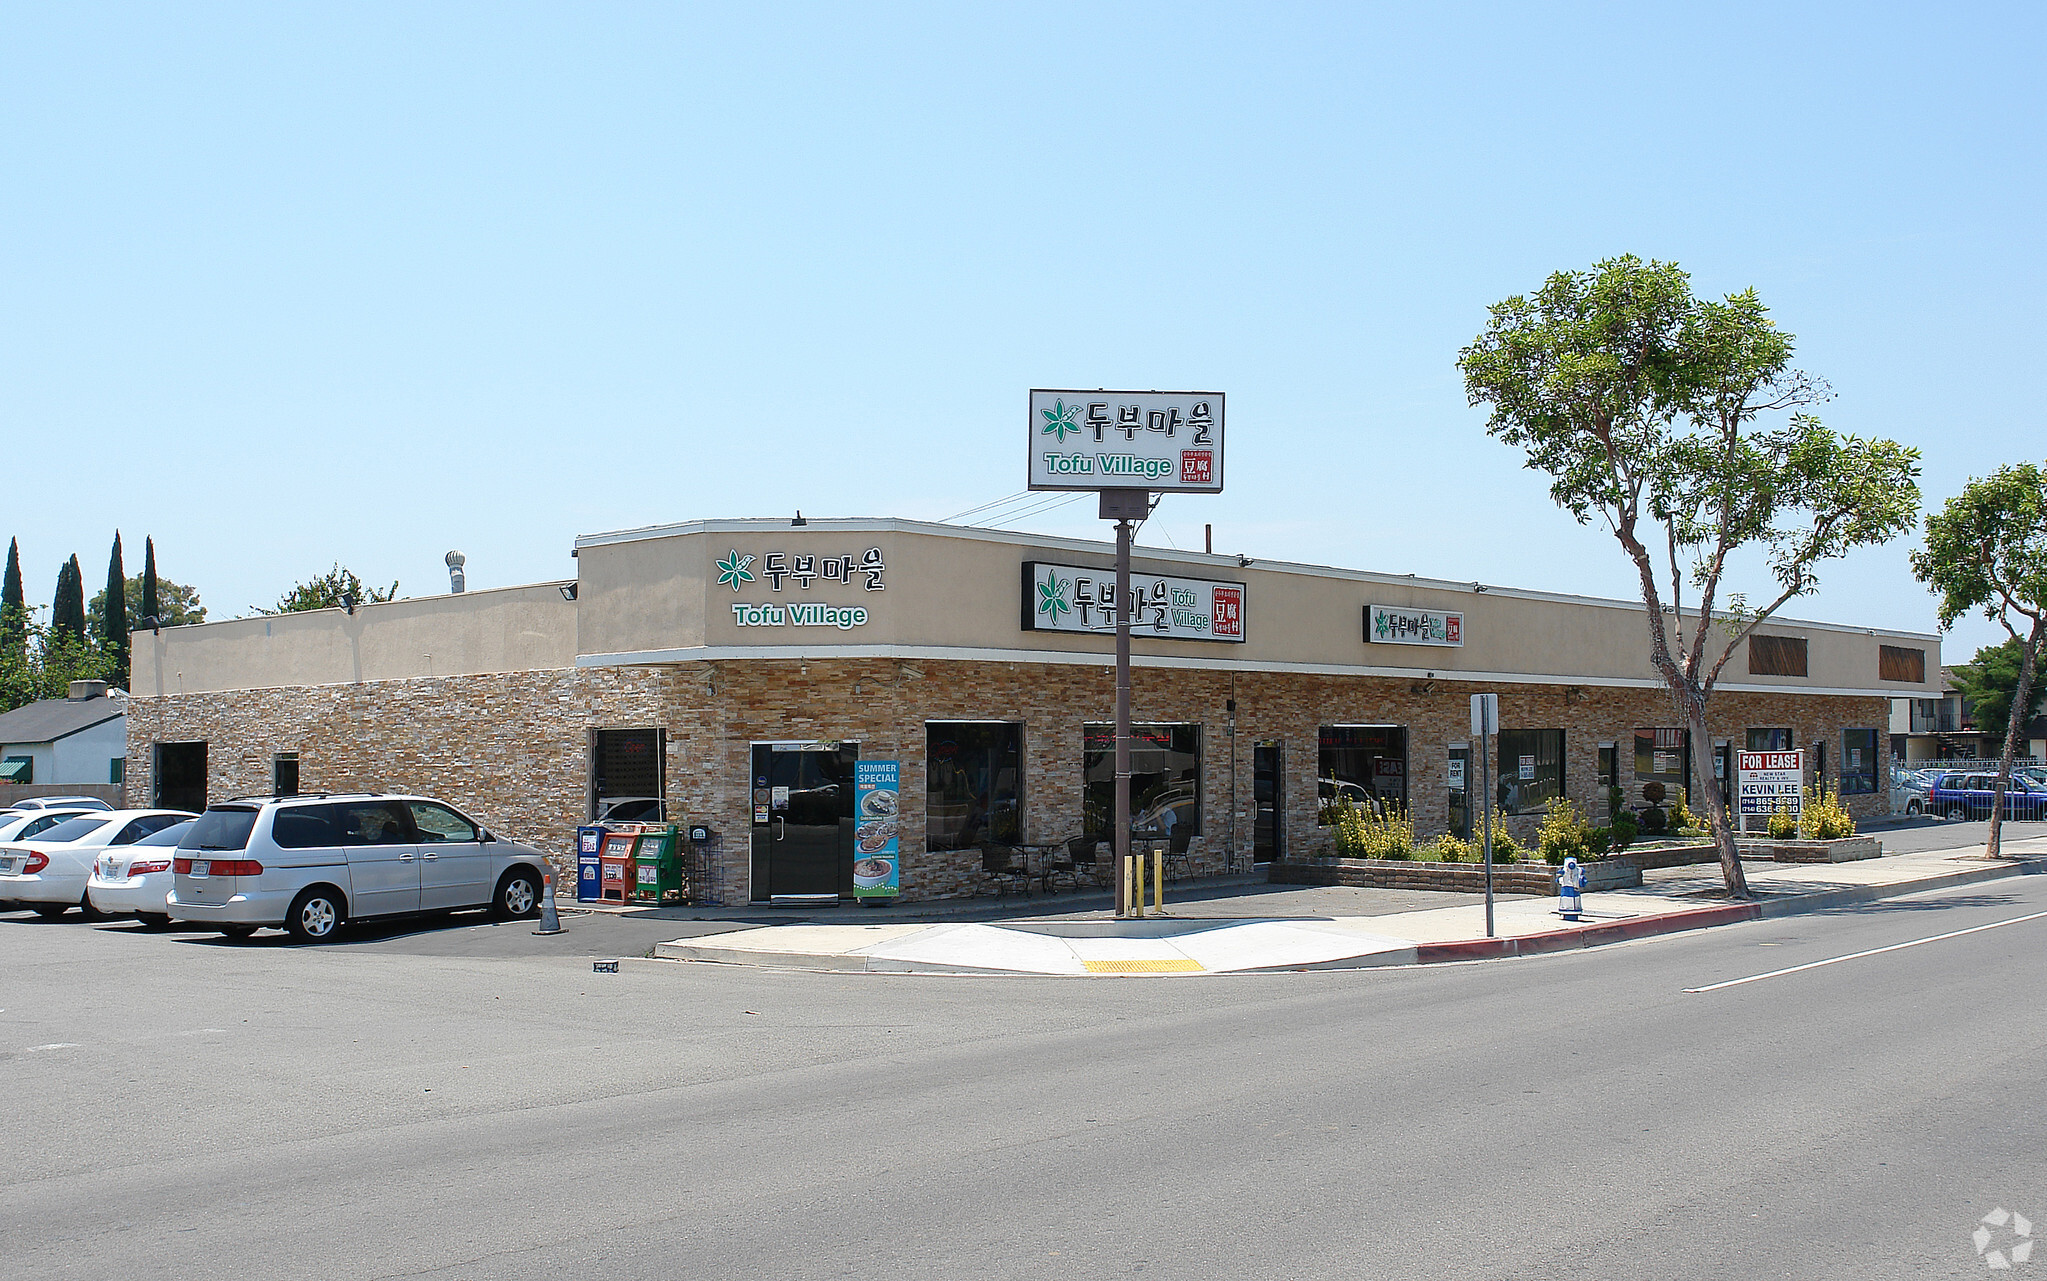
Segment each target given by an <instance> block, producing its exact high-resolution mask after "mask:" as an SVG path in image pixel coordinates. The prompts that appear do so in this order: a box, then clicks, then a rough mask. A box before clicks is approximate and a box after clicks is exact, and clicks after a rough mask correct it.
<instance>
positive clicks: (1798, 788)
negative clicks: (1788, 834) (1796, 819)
mask: <svg viewBox="0 0 2047 1281" xmlns="http://www.w3.org/2000/svg"><path fill="white" fill-rule="evenodd" d="M1734 787H1735V795H1736V796H1737V797H1738V798H1739V805H1738V807H1737V811H1736V812H1738V813H1741V814H1775V813H1776V812H1777V811H1778V810H1785V811H1788V812H1789V813H1792V814H1796V813H1798V812H1799V807H1800V804H1801V803H1802V797H1803V795H1804V788H1805V753H1804V752H1736V753H1735V754H1734Z"/></svg>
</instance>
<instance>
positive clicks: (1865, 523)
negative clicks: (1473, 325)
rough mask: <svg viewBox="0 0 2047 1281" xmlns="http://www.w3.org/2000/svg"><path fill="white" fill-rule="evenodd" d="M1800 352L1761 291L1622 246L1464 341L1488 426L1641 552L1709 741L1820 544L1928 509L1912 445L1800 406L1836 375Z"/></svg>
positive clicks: (1886, 528)
mask: <svg viewBox="0 0 2047 1281" xmlns="http://www.w3.org/2000/svg"><path fill="white" fill-rule="evenodd" d="M1791 356H1792V336H1791V335H1790V334H1787V333H1784V332H1783V331H1781V330H1779V329H1778V328H1777V327H1776V325H1775V323H1774V322H1773V321H1771V320H1770V318H1769V315H1768V312H1767V309H1766V308H1765V307H1764V306H1763V304H1762V302H1761V300H1760V299H1759V298H1758V297H1757V296H1756V293H1755V291H1754V290H1748V291H1745V292H1742V293H1739V294H1731V295H1729V296H1728V297H1727V298H1725V299H1724V300H1721V301H1717V302H1716V301H1712V300H1710V299H1701V298H1697V297H1695V296H1694V295H1693V293H1692V289H1691V278H1690V276H1688V275H1687V274H1686V273H1685V272H1684V271H1682V270H1681V269H1679V268H1678V266H1677V265H1676V264H1674V263H1661V262H1654V261H1652V262H1647V263H1645V262H1643V261H1642V260H1641V259H1639V258H1635V257H1633V256H1625V257H1620V258H1613V259H1609V260H1607V261H1605V262H1600V263H1597V264H1595V265H1594V266H1593V268H1592V269H1591V270H1590V271H1583V272H1569V271H1565V272H1557V273H1555V274H1554V275H1552V276H1550V278H1549V279H1548V280H1547V281H1545V282H1544V283H1543V286H1542V288H1541V289H1540V290H1538V291H1537V292H1536V293H1534V294H1533V295H1530V296H1518V295H1517V296H1516V297H1513V298H1509V299H1507V300H1506V301H1504V302H1502V303H1499V304H1497V305H1496V306H1494V307H1493V308H1492V309H1491V320H1490V322H1489V323H1488V325H1487V326H1486V329H1485V332H1484V333H1482V334H1480V335H1479V336H1478V338H1477V340H1476V341H1474V342H1473V343H1472V344H1471V346H1469V347H1466V348H1465V349H1464V350H1463V352H1462V353H1460V355H1459V358H1458V368H1459V369H1460V370H1461V371H1462V373H1463V375H1464V389H1465V394H1466V396H1467V398H1468V399H1469V401H1470V403H1471V404H1473V405H1488V406H1490V407H1491V418H1490V420H1489V421H1488V422H1487V424H1486V431H1487V433H1488V434H1489V435H1492V436H1495V437H1497V438H1499V439H1500V440H1502V441H1504V442H1505V443H1507V444H1509V445H1513V446H1517V447H1519V448H1521V449H1522V450H1524V451H1525V452H1526V453H1527V456H1528V458H1527V466H1528V467H1529V468H1531V469H1532V470H1535V471H1540V472H1544V473H1546V474H1547V475H1548V476H1549V477H1550V481H1551V484H1550V497H1552V498H1553V499H1555V500H1556V502H1557V504H1558V505H1559V506H1561V507H1562V508H1564V509H1565V510H1566V511H1568V512H1570V513H1571V515H1572V516H1573V517H1575V518H1576V519H1577V521H1578V522H1579V523H1580V524H1589V523H1590V522H1591V521H1592V519H1593V518H1594V517H1595V516H1596V517H1598V518H1599V520H1600V521H1601V522H1602V523H1603V524H1604V525H1605V527H1606V528H1607V529H1608V531H1609V532H1611V533H1612V534H1613V536H1614V538H1615V540H1616V541H1617V542H1619V544H1620V546H1621V549H1622V551H1623V552H1624V553H1625V554H1626V555H1627V557H1628V559H1629V561H1630V562H1631V563H1632V564H1633V565H1634V568H1635V573H1636V577H1637V579H1638V580H1639V583H1640V589H1641V595H1642V604H1643V607H1644V622H1645V625H1646V627H1647V629H1648V633H1649V635H1648V641H1649V657H1650V662H1651V664H1652V666H1653V667H1654V669H1655V671H1656V673H1657V674H1658V675H1659V676H1660V677H1661V678H1662V679H1663V683H1664V686H1665V688H1666V689H1667V690H1668V692H1669V693H1670V696H1671V699H1672V702H1673V703H1674V704H1675V706H1676V708H1677V710H1678V712H1679V715H1680V716H1681V717H1682V718H1683V720H1684V723H1685V724H1686V725H1687V726H1688V727H1689V728H1690V730H1691V735H1692V741H1693V742H1694V743H1697V744H1702V745H1703V744H1707V743H1710V742H1712V741H1713V740H1712V738H1711V736H1710V734H1709V733H1708V730H1707V721H1706V712H1707V707H1708V705H1709V703H1710V701H1711V699H1712V695H1713V690H1714V687H1715V686H1716V685H1717V683H1718V682H1719V679H1720V674H1721V672H1722V671H1723V670H1724V669H1725V668H1726V666H1727V663H1728V660H1729V659H1731V658H1732V657H1733V655H1734V653H1735V651H1736V650H1737V648H1738V647H1739V646H1740V645H1741V643H1742V642H1743V641H1744V640H1745V639H1746V638H1747V637H1748V636H1749V634H1750V633H1751V632H1753V631H1754V630H1755V628H1756V626H1757V624H1759V623H1761V622H1762V621H1763V620H1764V619H1766V618H1768V617H1770V616H1771V615H1772V614H1774V613H1775V612H1776V611H1777V610H1778V609H1779V608H1780V607H1782V606H1783V605H1784V604H1785V603H1786V602H1788V601H1790V600H1793V599H1795V598H1797V597H1799V596H1804V595H1808V594H1810V593H1811V592H1813V591H1815V590H1816V589H1817V588H1818V586H1819V582H1818V579H1817V577H1816V573H1815V570H1816V567H1817V566H1818V565H1819V564H1820V563H1821V562H1823V561H1827V560H1831V559H1834V558H1836V557H1839V556H1842V555H1844V554H1846V553H1847V552H1849V551H1850V550H1852V549H1854V548H1857V547H1864V546H1869V545H1873V544H1879V543H1884V542H1887V541H1889V540H1890V539H1892V538H1895V537H1896V536H1897V535H1899V534H1900V533H1902V532H1904V531H1905V530H1906V529H1907V528H1909V527H1910V525H1911V523H1912V521H1913V519H1914V516H1915V514H1916V512H1917V510H1918V504H1919V486H1918V475H1919V467H1918V458H1919V456H1918V454H1917V452H1916V451H1913V450H1910V449H1906V448H1905V447H1903V446H1901V445H1898V444H1896V443H1895V442H1892V441H1887V440H1874V441H1865V440H1861V439H1858V438H1856V437H1853V436H1842V435H1837V434H1836V433H1834V432H1832V431H1830V430H1828V429H1827V428H1826V427H1824V426H1823V425H1821V423H1820V422H1819V420H1818V419H1816V418H1814V417H1812V416H1811V415H1810V414H1807V413H1804V412H1801V411H1802V409H1803V407H1804V406H1807V405H1810V404H1813V403H1815V402H1817V401H1820V400H1823V399H1825V398H1826V396H1827V394H1828V393H1827V389H1826V385H1825V384H1824V383H1822V382H1820V381H1819V380H1817V379H1815V378H1812V377H1810V376H1808V375H1806V374H1804V373H1801V372H1800V371H1798V370H1796V369H1793V368H1792V367H1791ZM1764 415H1772V416H1775V415H1784V418H1783V421H1782V422H1781V425H1777V426H1774V427H1765V426H1764V425H1763V423H1762V422H1760V421H1759V420H1760V419H1762V418H1763V416H1764ZM1744 551H1748V552H1760V553H1761V555H1762V556H1763V558H1764V560H1765V561H1766V563H1767V564H1768V566H1769V569H1770V573H1771V576H1772V577H1773V578H1774V579H1775V583H1774V585H1773V586H1772V587H1771V588H1770V589H1769V593H1768V596H1767V599H1765V600H1764V603H1762V604H1761V605H1754V604H1751V602H1750V601H1749V599H1748V597H1747V595H1746V594H1744V593H1739V592H1732V591H1728V590H1727V587H1728V584H1727V581H1726V577H1727V573H1728V570H1729V562H1730V560H1731V559H1732V558H1734V557H1735V556H1736V554H1737V553H1742V552H1744ZM1666 588H1667V591H1666ZM1687 588H1689V589H1690V590H1691V592H1692V593H1693V598H1692V600H1691V601H1690V603H1689V604H1688V603H1687V601H1686V598H1685V593H1686V590H1687ZM1666 595H1667V599H1666ZM1723 595H1724V597H1725V600H1724V601H1723V599H1722V598H1723ZM1695 759H1696V763H1697V775H1698V776H1697V779H1696V784H1695V786H1694V788H1693V791H1692V795H1694V796H1696V797H1699V798H1701V799H1702V800H1703V801H1704V802H1705V806H1706V811H1707V817H1708V821H1709V823H1710V825H1711V827H1712V829H1713V839H1714V843H1715V844H1716V845H1717V846H1718V847H1719V851H1720V866H1721V872H1722V875H1723V877H1724V878H1725V880H1726V884H1727V890H1728V893H1730V894H1732V895H1734V896H1736V897H1741V898H1746V897H1748V896H1749V891H1748V881H1747V878H1745V877H1744V876H1743V875H1742V870H1741V859H1740V855H1739V852H1738V851H1737V849H1736V847H1735V841H1734V828H1733V824H1732V822H1731V821H1730V819H1729V816H1728V812H1727V805H1726V803H1725V801H1723V800H1722V799H1721V796H1720V789H1719V787H1718V786H1717V785H1716V784H1715V782H1714V780H1713V779H1712V778H1711V776H1710V772H1711V763H1710V762H1711V754H1710V753H1708V752H1705V751H1700V752H1698V753H1696V754H1695Z"/></svg>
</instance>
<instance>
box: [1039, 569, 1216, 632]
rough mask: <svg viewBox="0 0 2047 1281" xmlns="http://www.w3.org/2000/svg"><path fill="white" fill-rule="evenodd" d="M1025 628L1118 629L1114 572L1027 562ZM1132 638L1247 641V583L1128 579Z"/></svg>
mask: <svg viewBox="0 0 2047 1281" xmlns="http://www.w3.org/2000/svg"><path fill="white" fill-rule="evenodd" d="M1023 579H1024V581H1023V588H1024V608H1023V626H1024V630H1025V631H1028V632H1094V633H1097V634H1113V633H1114V632H1115V630H1116V571H1115V570H1113V569H1088V568H1086V567H1084V566H1080V565H1052V564H1047V563H1045V562H1044V561H1025V562H1024V567H1023ZM1130 600H1131V603H1132V605H1133V606H1134V609H1135V612H1134V613H1133V615H1132V617H1131V620H1130V634H1131V635H1133V636H1159V637H1166V638H1169V639H1172V640H1205V641H1228V642H1231V643H1233V644H1239V645H1241V644H1243V642H1244V584H1242V583H1229V582H1213V581H1210V580H1208V579H1204V578H1166V577H1162V576H1160V575H1158V574H1139V573H1135V572H1133V573H1132V574H1131V575H1130Z"/></svg>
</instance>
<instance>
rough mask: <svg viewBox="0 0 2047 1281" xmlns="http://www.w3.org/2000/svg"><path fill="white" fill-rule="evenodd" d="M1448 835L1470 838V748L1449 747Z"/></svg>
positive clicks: (1464, 839) (1460, 838) (1465, 839)
mask: <svg viewBox="0 0 2047 1281" xmlns="http://www.w3.org/2000/svg"><path fill="white" fill-rule="evenodd" d="M1449 791H1450V835H1452V836H1454V837H1456V838H1457V839H1458V840H1460V841H1468V840H1470V839H1471V748H1470V747H1468V746H1466V747H1453V748H1451V749H1450V788H1449Z"/></svg>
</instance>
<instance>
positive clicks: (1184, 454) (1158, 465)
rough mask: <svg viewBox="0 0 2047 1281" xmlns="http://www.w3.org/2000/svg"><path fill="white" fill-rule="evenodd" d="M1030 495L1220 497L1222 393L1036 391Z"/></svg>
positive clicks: (1034, 398) (1032, 394) (1032, 425)
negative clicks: (1133, 492) (1089, 492)
mask: <svg viewBox="0 0 2047 1281" xmlns="http://www.w3.org/2000/svg"><path fill="white" fill-rule="evenodd" d="M1030 449H1031V465H1030V488H1032V489H1143V490H1149V491H1151V492H1152V493H1192V494H1219V493H1221V492H1222V487H1223V394H1222V393H1221V392H1219V391H1033V392H1031V446H1030Z"/></svg>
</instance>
